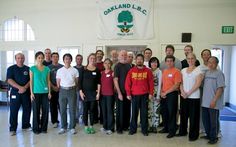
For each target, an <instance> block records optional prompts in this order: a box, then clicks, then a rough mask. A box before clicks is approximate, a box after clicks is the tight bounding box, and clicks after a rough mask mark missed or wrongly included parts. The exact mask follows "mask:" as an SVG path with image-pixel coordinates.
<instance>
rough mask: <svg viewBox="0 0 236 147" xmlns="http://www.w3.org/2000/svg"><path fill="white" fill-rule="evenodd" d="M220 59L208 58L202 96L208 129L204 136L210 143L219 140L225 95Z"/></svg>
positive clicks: (205, 124)
mask: <svg viewBox="0 0 236 147" xmlns="http://www.w3.org/2000/svg"><path fill="white" fill-rule="evenodd" d="M218 63H219V60H218V58H217V57H214V56H212V57H210V59H209V60H208V69H209V70H208V71H207V72H206V74H205V79H204V86H203V96H202V120H203V125H204V128H205V131H206V136H205V137H204V138H206V139H208V140H209V142H208V143H209V144H215V143H217V141H218V137H217V134H218V131H219V121H218V120H219V110H220V109H222V108H223V101H224V100H223V95H224V87H225V77H224V74H223V72H222V71H220V70H218V69H217V66H218Z"/></svg>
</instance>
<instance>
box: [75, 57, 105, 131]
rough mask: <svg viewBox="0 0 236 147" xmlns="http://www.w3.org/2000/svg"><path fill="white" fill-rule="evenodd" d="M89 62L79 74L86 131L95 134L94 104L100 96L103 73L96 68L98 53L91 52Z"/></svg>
mask: <svg viewBox="0 0 236 147" xmlns="http://www.w3.org/2000/svg"><path fill="white" fill-rule="evenodd" d="M87 61H88V64H87V66H85V67H84V68H83V70H82V72H81V75H80V76H79V79H80V82H79V89H80V96H81V99H82V100H83V105H84V111H83V121H84V125H85V128H84V131H85V133H87V134H94V133H95V130H94V128H93V123H94V106H95V104H96V100H98V99H99V97H100V84H101V82H100V78H101V73H100V71H99V70H98V68H96V66H95V65H96V55H95V54H93V53H92V54H90V55H89V56H88V59H87ZM88 112H89V116H90V127H88Z"/></svg>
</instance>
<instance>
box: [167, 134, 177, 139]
mask: <svg viewBox="0 0 236 147" xmlns="http://www.w3.org/2000/svg"><path fill="white" fill-rule="evenodd" d="M174 136H175V135H174V134H168V135H167V136H166V138H173V137H174Z"/></svg>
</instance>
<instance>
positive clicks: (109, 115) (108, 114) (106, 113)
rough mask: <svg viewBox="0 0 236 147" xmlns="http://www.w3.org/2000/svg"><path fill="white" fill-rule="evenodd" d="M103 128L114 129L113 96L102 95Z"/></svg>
mask: <svg viewBox="0 0 236 147" xmlns="http://www.w3.org/2000/svg"><path fill="white" fill-rule="evenodd" d="M101 105H102V113H103V128H104V129H105V130H112V131H114V97H113V96H102V99H101Z"/></svg>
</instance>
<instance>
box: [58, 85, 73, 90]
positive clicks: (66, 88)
mask: <svg viewBox="0 0 236 147" xmlns="http://www.w3.org/2000/svg"><path fill="white" fill-rule="evenodd" d="M60 88H61V89H64V90H71V89H74V88H75V86H71V87H63V86H60Z"/></svg>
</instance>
